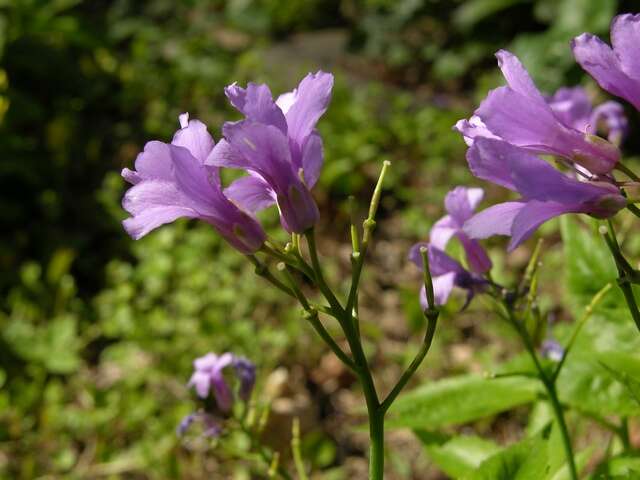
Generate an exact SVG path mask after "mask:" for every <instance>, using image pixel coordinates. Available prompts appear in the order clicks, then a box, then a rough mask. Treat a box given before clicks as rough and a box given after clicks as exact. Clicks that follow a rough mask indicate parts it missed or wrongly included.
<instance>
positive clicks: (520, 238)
mask: <svg viewBox="0 0 640 480" xmlns="http://www.w3.org/2000/svg"><path fill="white" fill-rule="evenodd" d="M576 211H577V209H576V206H575V205H563V204H560V203H554V202H539V201H537V200H531V201H530V202H527V203H526V204H525V205H524V207H522V209H521V210H520V212H519V213H518V215H517V216H516V217H515V219H514V221H513V225H512V228H511V241H510V242H509V247H508V250H509V251H512V250H514V249H515V248H516V247H518V245H520V244H521V243H522V242H524V241H525V240H527V239H528V238H529V237H530V236H531V235H532V234H533V232H535V231H536V230H537V229H538V227H539V226H540V225H542V224H543V223H545V222H546V221H548V220H551V219H552V218H554V217H557V216H559V215H562V214H563V213H569V212H576Z"/></svg>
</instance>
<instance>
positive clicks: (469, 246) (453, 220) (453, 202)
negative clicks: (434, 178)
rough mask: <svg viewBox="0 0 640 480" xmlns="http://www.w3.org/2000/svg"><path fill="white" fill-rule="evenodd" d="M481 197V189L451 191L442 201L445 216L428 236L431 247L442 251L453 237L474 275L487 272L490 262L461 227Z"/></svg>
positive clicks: (481, 249)
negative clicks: (461, 249) (456, 240)
mask: <svg viewBox="0 0 640 480" xmlns="http://www.w3.org/2000/svg"><path fill="white" fill-rule="evenodd" d="M483 196H484V191H483V190H482V189H481V188H466V187H456V188H454V189H453V190H451V191H450V192H449V193H447V196H446V197H445V200H444V206H445V210H446V211H447V215H445V216H444V217H442V218H441V219H440V220H438V221H437V222H436V223H435V224H434V225H433V227H432V228H431V232H430V234H429V241H430V243H431V245H432V246H433V247H436V248H438V249H439V250H443V251H444V250H445V248H446V246H447V243H449V240H450V239H451V237H453V236H455V237H456V238H457V239H458V240H459V241H460V243H461V244H462V246H463V248H464V250H465V252H466V254H467V261H468V262H469V267H470V269H471V270H472V271H474V272H476V273H485V272H487V271H489V270H490V269H491V260H489V257H488V256H487V253H486V252H485V251H484V249H483V248H482V246H481V245H480V243H479V242H478V241H477V240H473V239H471V238H469V236H468V235H467V234H466V233H465V232H464V231H463V230H462V227H463V226H464V222H466V221H467V220H469V219H470V218H471V217H472V216H473V212H474V210H475V209H476V207H477V206H478V204H479V203H480V202H481V201H482V197H483Z"/></svg>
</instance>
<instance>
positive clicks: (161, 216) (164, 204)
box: [122, 180, 198, 240]
mask: <svg viewBox="0 0 640 480" xmlns="http://www.w3.org/2000/svg"><path fill="white" fill-rule="evenodd" d="M122 206H123V208H124V209H125V210H126V211H127V212H129V213H130V214H131V215H132V217H131V218H127V219H126V220H124V221H123V222H122V224H123V226H124V229H125V230H126V231H127V233H128V234H129V235H130V236H131V237H132V238H134V239H135V240H139V239H140V238H142V237H144V236H145V235H146V234H147V233H149V232H150V231H152V230H154V229H155V228H158V227H159V226H161V225H164V224H166V223H170V222H173V221H175V220H176V219H178V218H181V217H188V218H195V217H197V216H198V212H197V211H196V210H194V209H193V208H192V207H191V206H190V205H189V201H188V199H186V198H185V196H184V195H183V194H182V192H180V191H179V190H178V189H177V188H176V186H175V184H173V183H170V182H167V181H164V180H147V181H144V182H141V183H138V184H137V185H135V186H133V187H131V188H130V189H129V190H127V192H126V193H125V195H124V198H123V200H122Z"/></svg>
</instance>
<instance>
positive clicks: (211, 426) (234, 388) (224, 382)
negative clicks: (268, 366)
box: [177, 352, 256, 437]
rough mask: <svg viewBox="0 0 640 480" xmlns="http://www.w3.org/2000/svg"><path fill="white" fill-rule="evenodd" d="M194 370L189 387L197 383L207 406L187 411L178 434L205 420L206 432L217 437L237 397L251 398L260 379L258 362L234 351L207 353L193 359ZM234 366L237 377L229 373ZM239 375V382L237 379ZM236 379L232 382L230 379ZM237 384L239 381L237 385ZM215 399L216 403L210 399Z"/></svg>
mask: <svg viewBox="0 0 640 480" xmlns="http://www.w3.org/2000/svg"><path fill="white" fill-rule="evenodd" d="M193 369H194V372H193V374H192V375H191V378H190V379H189V383H188V384H187V385H188V387H193V388H194V389H195V391H196V394H197V396H198V397H199V398H200V399H201V400H203V401H204V410H198V411H197V412H195V413H192V414H190V415H187V416H186V417H184V418H183V419H182V421H181V422H180V425H178V427H177V432H178V435H184V434H185V432H186V431H187V430H188V429H189V428H190V427H191V425H192V424H193V423H195V422H199V423H201V424H202V427H203V429H204V431H203V435H204V436H208V437H217V436H219V435H220V433H221V431H222V422H223V421H224V419H225V418H228V417H229V415H230V414H231V411H232V408H233V404H234V402H235V400H236V396H237V398H239V399H240V400H241V401H243V402H248V401H249V399H250V398H251V393H252V391H253V387H254V385H255V382H256V366H255V365H254V364H253V363H252V362H250V361H249V360H248V359H246V358H244V357H240V356H237V355H234V354H232V353H229V352H227V353H223V354H222V355H216V354H215V353H211V352H210V353H207V354H206V355H203V356H202V357H199V358H196V359H195V360H194V361H193ZM227 369H232V370H233V372H234V373H235V377H234V376H231V375H228V376H227V377H225V370H227ZM234 378H235V382H233V380H234ZM230 380H231V381H232V382H233V383H231V384H230V383H229V381H230ZM234 384H235V385H234ZM209 399H212V400H215V406H212V404H211V403H209V402H207V400H209Z"/></svg>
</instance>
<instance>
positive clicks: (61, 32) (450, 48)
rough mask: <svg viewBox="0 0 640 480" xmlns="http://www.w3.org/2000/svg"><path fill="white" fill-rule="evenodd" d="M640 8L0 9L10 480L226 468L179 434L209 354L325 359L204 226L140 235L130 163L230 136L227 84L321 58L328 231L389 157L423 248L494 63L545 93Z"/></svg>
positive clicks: (4, 374) (419, 3)
mask: <svg viewBox="0 0 640 480" xmlns="http://www.w3.org/2000/svg"><path fill="white" fill-rule="evenodd" d="M631 3H632V2H626V4H625V2H616V1H615V0H597V1H593V0H553V1H549V0H537V1H533V0H470V1H465V2H463V1H451V2H450V1H443V0H441V1H438V0H293V1H292V0H288V1H284V0H227V1H225V0H190V1H185V2H174V1H169V0H149V1H140V2H139V1H134V0H116V1H82V0H50V1H45V0H10V1H0V55H1V66H0V151H1V152H2V157H3V158H2V161H1V162H0V192H1V195H0V223H1V224H2V225H3V234H2V236H1V237H0V293H1V296H0V477H3V478H24V479H31V478H36V477H38V476H41V475H45V474H48V475H51V476H54V477H55V476H64V475H71V476H72V477H71V478H95V477H97V476H103V475H104V476H111V477H114V478H116V477H118V476H127V475H130V476H133V478H169V477H173V478H177V477H182V478H188V477H191V478H199V477H201V476H203V475H205V474H210V472H211V466H210V465H209V464H208V463H207V462H206V461H205V460H204V456H203V455H201V454H199V453H198V452H189V451H185V450H183V449H181V448H180V447H179V442H178V440H177V439H176V437H175V433H174V429H175V426H176V424H177V423H178V421H179V420H180V418H181V417H182V416H183V415H184V414H186V413H188V412H189V408H190V403H189V396H188V392H187V391H186V389H185V387H184V384H185V382H186V380H187V378H188V375H189V373H190V363H191V361H192V359H193V358H194V357H195V356H197V355H201V354H203V353H205V352H207V351H223V350H233V351H235V352H237V353H242V354H245V355H247V356H248V357H250V358H251V359H252V360H253V361H255V362H256V363H257V364H258V365H260V369H261V372H262V373H266V372H269V371H270V370H271V369H272V368H273V367H274V366H275V365H281V364H285V365H287V364H290V365H293V364H307V365H311V364H314V363H315V362H316V361H317V358H318V357H319V355H320V353H321V347H320V346H319V345H318V344H317V342H313V341H310V340H309V337H308V335H309V333H308V330H307V329H306V328H305V326H304V325H302V324H301V323H300V321H299V319H298V312H297V311H295V309H291V308H288V304H287V303H285V302H284V301H283V299H282V298H281V297H280V296H279V295H278V294H277V293H275V292H273V291H271V290H269V289H268V288H264V285H262V284H260V283H259V282H258V281H256V280H255V277H254V276H253V274H252V272H251V269H249V268H248V267H247V265H246V264H245V263H246V262H244V261H243V259H242V258H241V257H240V256H239V255H237V254H236V253H235V252H231V251H230V250H229V249H228V248H226V247H225V246H224V245H223V244H222V243H221V242H220V241H219V240H218V239H217V238H216V236H215V235H213V234H212V231H211V229H210V228H208V227H207V226H206V225H197V226H195V225H191V224H190V223H188V222H177V223H176V224H175V225H172V226H167V227H163V228H162V229H161V230H160V231H158V232H156V233H154V234H153V235H150V236H149V237H148V238H145V239H144V240H142V241H140V242H137V243H134V242H132V241H130V240H129V239H128V238H127V237H126V236H125V234H124V233H123V231H122V229H121V227H120V223H119V222H120V220H121V219H122V218H123V217H124V213H123V212H122V211H121V209H120V206H119V199H120V197H121V195H122V192H123V189H124V185H123V181H122V180H121V179H120V178H119V176H118V175H117V172H118V171H119V170H120V169H121V168H122V167H124V166H130V165H131V163H132V162H133V160H134V158H135V155H136V154H137V152H138V151H140V150H141V148H142V146H143V144H144V142H145V141H147V140H149V139H152V138H161V139H168V138H169V137H170V135H171V133H172V132H173V131H174V130H175V129H176V127H177V115H178V114H179V113H180V112H182V111H190V112H191V113H192V115H193V116H196V117H198V118H201V119H203V120H204V121H205V122H206V123H208V125H210V129H211V131H212V133H213V134H214V136H215V137H216V138H217V137H218V136H219V134H218V131H219V127H220V126H221V124H222V122H223V121H224V120H225V119H227V118H237V114H235V113H234V112H233V111H232V110H231V109H230V108H229V106H228V105H227V102H226V101H225V98H224V96H223V92H222V87H223V86H225V85H227V84H229V83H231V82H233V81H239V82H240V83H244V82H246V81H248V80H255V81H268V82H269V83H270V84H271V85H272V86H273V90H274V91H281V90H288V89H291V88H292V87H293V86H294V85H295V83H296V81H297V80H298V78H300V76H301V75H302V74H303V73H305V72H306V71H307V70H310V69H317V68H325V69H331V70H333V71H334V72H335V73H336V76H337V85H336V89H335V93H334V100H333V103H332V105H331V108H330V110H329V112H328V113H327V115H326V116H325V118H324V119H323V120H322V121H321V123H320V126H319V128H320V130H321V132H322V134H323V135H324V137H325V148H326V152H325V156H326V167H325V170H324V172H323V176H322V179H321V183H320V185H319V187H318V188H317V189H316V197H317V198H318V200H319V203H320V204H321V211H322V212H323V216H324V218H325V219H327V220H325V222H327V224H329V222H332V223H330V226H331V228H329V227H327V228H325V231H326V235H327V236H333V235H334V234H335V235H340V234H341V232H345V231H346V228H345V227H346V226H347V222H348V214H347V213H346V212H347V209H346V207H345V204H346V198H347V196H348V195H355V196H356V199H357V202H358V204H359V205H361V206H362V208H364V205H366V202H367V197H368V194H369V190H370V188H371V184H372V182H373V180H374V179H375V177H376V175H377V171H378V167H379V165H380V164H381V162H382V161H383V160H392V162H393V164H394V168H393V170H392V172H391V175H390V180H389V182H388V184H387V186H386V188H387V189H388V190H389V191H393V195H388V196H386V198H385V199H384V200H383V203H382V206H381V217H382V218H383V221H384V219H385V218H389V217H391V216H392V215H393V216H397V217H398V218H399V219H400V220H401V221H400V222H396V223H394V224H393V228H392V230H393V233H394V235H395V236H397V237H398V238H403V239H415V238H417V237H421V236H424V235H425V234H426V232H427V231H428V228H429V226H430V223H431V222H433V221H434V219H436V218H438V216H439V213H440V208H441V207H440V204H441V199H442V196H443V194H444V193H445V192H446V191H447V190H448V189H449V188H450V187H451V186H452V185H455V184H459V183H462V182H466V181H468V180H469V175H468V173H467V171H466V168H465V164H464V161H463V158H462V156H463V153H464V144H463V142H461V141H460V139H459V138H458V135H457V134H455V133H454V132H452V131H451V126H452V125H453V123H454V122H455V121H456V120H457V119H459V118H461V117H463V116H466V115H467V114H468V112H469V110H470V108H471V107H472V105H473V104H474V103H475V100H476V99H477V98H479V96H481V95H483V92H484V91H485V90H486V88H488V87H490V86H493V85H495V84H497V83H498V82H499V81H500V80H499V77H498V73H497V69H496V68H495V62H494V60H493V58H492V53H493V52H494V51H495V50H497V49H499V48H503V47H509V48H513V49H514V50H515V51H516V52H517V53H519V54H521V55H522V56H523V60H524V61H525V63H526V65H527V66H528V67H529V68H530V69H531V71H532V73H533V74H534V76H535V77H536V80H538V81H539V82H540V84H541V86H542V87H543V88H545V89H553V88H556V87H558V86H559V85H560V84H561V83H562V82H564V81H566V80H567V79H569V80H573V81H577V79H578V76H577V72H578V70H577V69H576V68H575V66H574V65H573V63H572V61H571V56H570V52H569V49H568V47H567V42H568V39H569V38H570V37H571V36H572V35H574V34H577V33H580V32H582V31H585V30H589V31H592V32H594V33H605V32H606V30H607V27H608V22H609V19H610V18H611V16H612V15H613V13H614V12H615V11H616V10H619V9H625V8H630V6H631ZM318 33H321V34H331V35H333V34H335V35H337V36H336V37H335V38H338V39H344V42H343V44H342V43H341V44H340V45H341V47H340V48H339V49H338V53H337V54H333V56H331V55H329V54H327V55H329V56H326V55H322V53H323V49H324V47H325V43H324V42H326V41H328V40H327V39H328V38H329V37H325V36H318ZM300 38H306V39H310V42H311V46H310V47H309V48H308V49H307V50H304V49H303V50H302V51H303V52H307V51H310V52H312V54H310V55H309V56H308V57H304V56H301V54H300V53H299V52H300V50H297V49H296V45H297V44H298V43H297V42H298V40H299V39H300ZM331 38H334V37H331ZM279 48H280V49H282V48H284V52H285V55H284V56H282V55H280V56H278V55H276V54H275V53H274V52H275V51H277V50H278V49H279ZM283 72H286V73H283ZM329 219H330V220H329ZM266 221H267V224H268V225H270V227H271V228H272V230H273V232H272V233H274V234H275V230H276V229H277V221H276V220H275V219H274V218H273V216H271V217H269V218H268V219H267V220H266ZM564 233H566V232H564ZM340 238H342V237H340ZM585 241H586V240H585ZM580 245H583V244H580ZM580 245H577V247H576V248H578V247H579V246H580ZM585 248H588V249H589V251H591V248H592V247H591V246H588V247H585ZM571 258H573V257H571ZM571 258H570V259H569V261H572V260H571ZM575 261H576V262H577V261H580V260H579V259H575ZM578 267H580V268H583V267H582V266H576V267H575V269H574V270H573V271H582V270H579V268H578ZM584 268H586V267H584ZM600 273H602V272H594V273H593V275H600ZM584 278H586V277H584V276H580V277H579V278H576V279H575V280H574V281H572V282H571V284H572V285H577V286H578V287H580V288H582V286H581V284H580V281H581V280H584ZM584 289H585V291H584V294H585V295H586V296H587V297H589V295H592V294H593V291H594V290H597V288H596V287H595V286H593V285H588V284H585V285H584ZM589 298H590V297H589ZM582 301H583V298H580V302H582ZM580 302H577V303H578V304H580ZM582 304H583V303H582ZM407 308H410V307H407ZM607 318H609V317H607ZM594 328H595V327H594ZM594 334H595V333H594ZM620 335H623V333H620ZM311 338H313V337H311ZM585 348H586V347H585ZM604 351H606V349H605V350H604ZM618 360H620V359H618ZM618 360H616V359H613V360H611V361H618ZM618 363H620V361H618ZM622 363H624V362H622ZM598 365H599V364H598ZM594 368H595V367H594ZM636 373H637V372H636V371H635V370H634V371H631V372H626V374H627V375H628V378H630V379H631V380H628V383H629V385H631V387H629V388H635V387H634V386H635V384H634V383H633V381H634V380H633V379H634V378H636V377H635V374H636ZM587 374H588V372H587ZM600 374H602V375H605V376H606V375H608V374H607V371H606V369H604V370H601V371H600ZM576 375H578V373H576ZM609 376H610V375H609ZM576 378H584V377H579V375H578V376H577V377H576ZM625 378H627V377H625ZM619 385H620V384H619ZM586 387H587V386H584V385H581V384H576V385H575V388H576V389H580V395H587V394H588V391H586V390H584V388H586ZM528 395H529V393H527V401H529V397H528ZM627 407H628V408H633V407H632V406H629V405H627ZM496 411H497V410H496ZM492 412H493V410H492ZM305 441H306V442H307V443H309V444H313V445H321V446H322V452H325V453H324V454H323V455H324V456H323V457H322V459H321V460H318V462H317V463H318V464H319V465H322V466H331V465H332V463H333V462H335V461H336V455H337V454H336V453H335V450H336V447H335V445H334V444H333V443H332V441H333V440H331V441H328V442H327V441H326V439H325V437H324V436H323V434H322V433H321V432H315V433H313V434H312V435H310V436H309V437H308V438H307V439H306V440H305ZM472 442H475V443H478V442H476V441H475V440H473V441H472ZM532 442H535V440H532ZM425 443H427V442H425ZM441 444H442V442H440V444H439V447H438V448H440V449H441V450H442V449H443V448H444V447H442V445H441ZM445 445H446V444H445ZM482 447H483V448H482V450H483V452H485V451H486V456H488V455H489V454H490V453H493V449H487V448H484V447H485V445H482ZM314 448H316V447H314ZM318 448H319V447H318ZM523 448H524V447H521V446H519V447H514V452H515V453H513V454H514V455H515V454H517V453H518V452H520V451H521V450H522V449H523ZM527 448H529V447H527ZM326 452H329V453H326ZM445 453H446V452H445ZM508 454H509V455H511V452H508ZM495 461H496V462H497V461H498V460H495ZM618 463H619V464H621V465H622V464H623V460H619V462H618ZM472 465H475V464H472ZM216 468H217V467H216ZM229 468H231V467H229ZM487 468H488V467H487ZM619 470H620V471H623V470H624V468H623V467H619ZM227 472H228V471H227ZM129 478H132V477H129ZM239 478H243V477H239ZM245 478H246V477H245ZM478 478H484V477H478Z"/></svg>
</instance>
